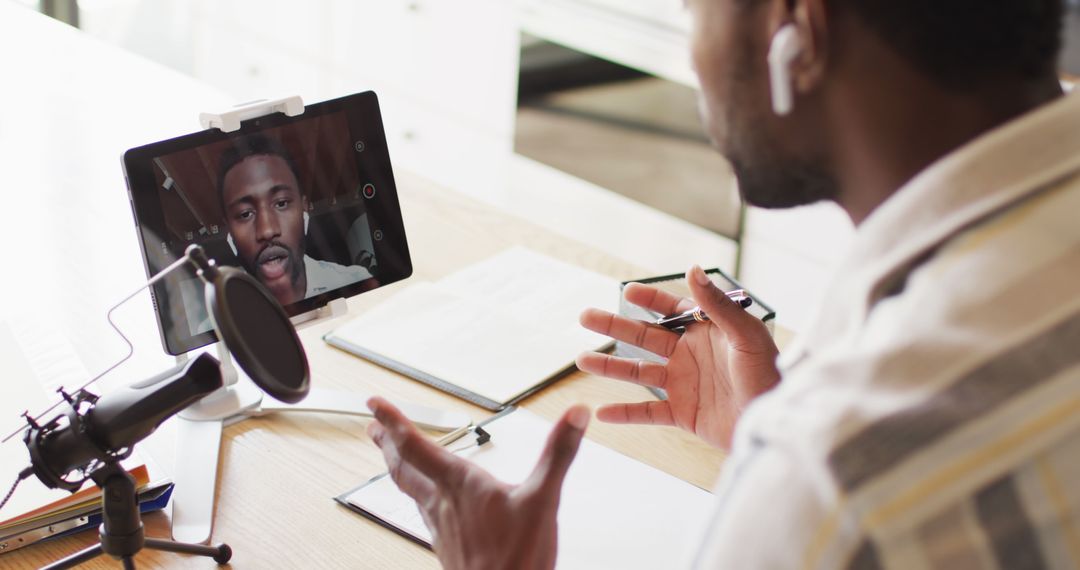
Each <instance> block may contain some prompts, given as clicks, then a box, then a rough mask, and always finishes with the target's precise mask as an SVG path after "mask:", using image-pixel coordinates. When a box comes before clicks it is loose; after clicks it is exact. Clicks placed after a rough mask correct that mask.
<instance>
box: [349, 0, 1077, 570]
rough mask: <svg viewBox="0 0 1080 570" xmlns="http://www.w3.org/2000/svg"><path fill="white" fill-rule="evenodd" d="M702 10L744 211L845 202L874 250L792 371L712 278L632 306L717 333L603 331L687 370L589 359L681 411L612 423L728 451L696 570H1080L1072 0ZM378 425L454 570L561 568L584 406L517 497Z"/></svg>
mask: <svg viewBox="0 0 1080 570" xmlns="http://www.w3.org/2000/svg"><path fill="white" fill-rule="evenodd" d="M687 3H688V6H689V9H690V11H691V12H692V14H693V20H694V29H693V38H692V39H693V56H694V63H695V67H696V69H697V71H698V74H699V76H700V78H701V84H702V92H703V108H704V110H705V113H704V114H705V117H704V118H705V121H706V125H707V127H708V129H709V132H710V134H711V135H712V137H713V139H714V141H715V142H716V144H717V146H718V147H719V149H720V150H721V152H722V153H723V154H725V155H726V156H727V157H728V158H729V159H730V160H731V162H732V164H733V165H734V167H735V171H736V174H737V176H738V178H739V182H740V187H741V190H742V193H743V196H744V198H745V199H746V201H747V202H749V203H750V204H753V205H758V206H763V207H790V206H797V205H800V204H806V203H810V202H815V201H819V200H831V201H834V202H836V203H837V204H839V205H840V206H841V207H842V208H844V209H845V210H846V211H847V213H848V214H849V215H850V217H851V219H852V221H853V222H854V223H855V224H856V225H857V226H858V230H857V234H856V239H855V242H854V246H853V248H852V250H851V251H850V252H849V253H848V255H847V257H846V258H845V261H844V262H843V264H842V266H841V267H840V268H839V269H838V270H837V272H836V278H835V280H834V282H833V283H832V285H831V287H830V288H829V289H828V293H827V295H826V298H825V299H824V300H823V302H822V304H821V306H820V309H819V310H818V313H817V316H816V318H815V319H813V320H812V324H811V326H810V327H809V328H808V329H807V330H805V331H802V334H801V336H800V337H799V340H798V341H797V343H796V344H795V346H793V347H789V348H788V349H787V350H785V353H784V355H783V358H782V359H781V362H780V365H779V366H777V365H776V364H775V357H776V349H775V346H774V345H773V344H772V342H771V340H770V339H769V338H768V334H767V333H766V332H765V330H764V329H763V327H762V326H761V325H760V323H758V322H757V321H756V320H755V319H753V318H752V317H750V316H749V315H747V314H745V313H744V312H743V311H741V310H739V309H738V307H737V306H736V305H735V304H734V303H732V302H731V301H730V300H728V299H727V298H726V297H725V296H724V295H723V294H722V292H720V291H718V290H717V289H715V287H713V286H712V285H711V283H710V282H709V281H708V279H707V278H705V277H704V275H703V274H702V272H701V270H700V269H699V268H694V269H692V270H691V271H690V272H689V273H688V275H687V278H688V281H689V284H690V289H691V291H692V293H693V300H687V299H678V298H675V297H673V296H670V295H668V294H666V293H663V292H660V291H657V290H654V289H651V288H648V287H643V286H639V287H630V288H628V289H627V292H626V296H627V298H628V300H630V301H633V302H635V303H637V304H639V305H642V306H645V307H648V308H650V309H652V310H654V311H656V312H660V313H667V314H670V313H674V312H676V311H679V310H685V309H686V308H688V307H690V306H693V305H695V304H696V305H700V306H701V307H702V308H703V309H704V310H705V312H706V313H707V314H708V316H709V317H710V320H711V322H709V323H699V324H693V325H691V326H689V327H688V329H687V331H686V333H685V334H682V335H678V334H676V333H673V332H670V331H667V330H664V329H661V328H659V327H656V326H653V325H649V324H646V323H642V322H634V321H629V320H626V319H623V318H621V317H618V316H616V315H611V314H608V313H604V312H602V311H595V310H592V311H586V313H585V314H583V316H582V322H583V324H584V325H585V326H587V327H588V328H590V329H593V330H596V331H599V332H602V333H605V334H609V335H611V336H612V337H615V338H618V339H621V340H624V341H627V342H632V343H635V344H637V345H639V346H641V347H643V348H646V349H648V350H650V351H653V352H656V353H658V354H660V355H661V356H664V357H667V362H666V364H663V365H661V364H655V363H649V362H639V361H631V360H625V359H619V358H615V357H611V356H608V355H603V354H586V355H582V357H581V358H579V360H578V365H579V366H580V367H581V368H582V369H584V370H587V371H591V372H595V373H597V374H602V375H605V376H610V377H613V378H617V379H621V380H627V381H631V382H635V383H639V384H645V385H650V386H658V387H662V388H664V389H665V390H666V391H667V393H668V395H669V398H668V400H666V401H663V402H660V401H650V402H638V403H628V404H615V405H610V406H606V407H604V408H601V409H600V410H599V411H598V414H597V415H598V417H599V418H600V419H602V420H606V421H615V422H643V423H653V424H661V425H676V426H679V427H682V428H684V429H687V430H689V431H692V432H693V433H696V434H698V435H699V436H701V437H702V438H704V439H705V440H706V441H708V442H710V443H712V444H714V445H716V446H719V447H722V448H725V449H727V448H729V446H730V449H731V456H730V458H729V460H728V462H727V463H726V464H725V466H724V471H723V475H722V477H721V480H720V482H719V485H718V487H717V492H716V499H715V500H716V504H715V506H714V508H713V509H712V511H711V512H712V514H711V516H710V518H709V520H708V521H707V522H706V523H705V524H703V525H700V526H696V527H694V528H687V534H688V535H691V536H692V537H693V539H694V540H693V547H692V548H690V549H689V551H688V558H687V560H686V565H689V566H691V567H702V568H704V567H708V568H738V569H743V568H811V569H812V568H853V569H875V568H903V569H920V568H1010V569H1011V568H1020V569H1026V568H1031V569H1041V568H1080V95H1078V96H1068V97H1066V96H1063V95H1062V93H1061V87H1060V85H1059V83H1058V81H1057V76H1056V73H1055V63H1056V55H1057V51H1058V47H1059V43H1060V39H1059V36H1060V27H1061V18H1062V4H1061V0H979V1H974V0H950V1H947V2H941V1H938V0H902V1H901V0H688V1H687ZM781 371H782V372H781ZM373 408H374V409H375V411H376V415H377V417H378V420H379V421H378V423H375V424H372V428H371V430H370V431H371V433H372V436H373V438H374V439H375V441H376V442H377V443H378V444H379V445H380V447H382V448H383V450H384V453H385V455H386V457H387V460H388V462H389V463H390V464H391V467H392V473H393V474H394V477H395V480H396V481H397V482H398V483H399V485H400V486H401V487H402V488H403V489H404V490H405V491H406V492H408V493H409V494H410V495H412V496H413V497H414V498H416V499H417V500H418V502H419V504H420V505H421V507H422V510H423V512H424V514H425V517H426V519H427V521H428V524H429V526H432V527H433V531H434V534H435V537H436V539H435V542H436V543H435V548H436V552H437V553H438V554H439V557H440V559H441V560H442V561H443V562H444V564H446V565H447V566H451V567H481V566H483V567H522V566H530V567H548V566H550V565H552V564H553V563H554V561H555V556H556V552H555V551H556V543H555V538H554V537H555V533H554V530H555V512H556V509H557V506H558V496H559V487H560V484H561V482H562V478H563V476H564V475H565V472H566V469H567V468H568V466H569V465H570V462H571V461H572V460H573V456H574V453H575V451H576V448H577V442H578V441H579V440H580V437H581V434H582V432H583V430H584V427H585V425H586V423H587V421H588V418H587V416H584V415H583V412H582V410H580V409H576V408H575V409H572V410H570V411H569V412H568V413H567V414H566V415H565V416H564V418H563V420H562V421H560V422H559V423H558V424H557V425H556V427H555V430H554V431H553V433H552V436H551V439H550V442H549V446H548V448H547V449H546V450H545V452H544V455H543V456H542V459H541V461H540V464H539V465H538V466H537V469H536V472H535V473H534V476H533V477H532V478H530V479H529V480H528V481H527V482H526V483H525V484H524V485H522V486H519V487H507V486H501V485H500V484H499V483H498V482H496V481H494V480H492V479H491V478H490V476H487V475H486V474H485V473H483V472H481V471H479V470H477V469H475V468H474V467H473V466H472V465H470V464H468V463H466V462H464V461H461V460H460V459H458V458H455V457H451V456H448V455H446V454H445V452H442V451H441V450H439V449H438V448H435V447H434V446H431V445H430V444H427V443H426V442H425V441H424V440H423V439H422V438H421V436H419V435H418V433H417V432H416V431H415V429H413V428H411V426H409V425H407V424H406V423H405V422H404V420H403V418H402V417H401V416H400V414H399V413H397V412H396V411H395V410H393V409H392V408H390V407H389V406H388V405H387V404H385V402H383V401H381V400H376V401H374V402H373ZM628 500H631V499H629V498H628ZM657 524H678V521H658V522H657Z"/></svg>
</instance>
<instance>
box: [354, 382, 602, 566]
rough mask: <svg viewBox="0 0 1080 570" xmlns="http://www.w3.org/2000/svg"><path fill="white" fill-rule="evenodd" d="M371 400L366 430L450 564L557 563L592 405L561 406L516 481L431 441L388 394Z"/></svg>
mask: <svg viewBox="0 0 1080 570" xmlns="http://www.w3.org/2000/svg"><path fill="white" fill-rule="evenodd" d="M368 407H369V408H371V411H373V412H374V413H375V418H376V420H377V421H375V422H372V423H371V424H370V425H369V426H368V435H370V436H371V439H372V441H374V442H375V444H376V445H378V446H379V448H380V449H381V450H382V453H383V457H384V458H385V459H386V463H387V465H388V466H389V468H390V476H391V477H392V478H393V479H394V482H395V483H397V486H398V487H399V488H400V489H401V490H402V491H403V492H404V493H405V494H407V495H409V496H410V497H412V498H413V499H414V500H415V501H416V503H417V505H419V507H420V514H421V515H423V517H424V522H425V523H427V526H428V528H429V529H430V530H431V534H432V537H433V543H434V544H433V545H432V546H433V547H434V549H435V553H436V554H437V555H438V557H439V560H440V561H441V562H442V564H443V566H444V567H446V568H538V569H539V568H544V569H546V568H554V567H555V553H556V547H557V538H558V533H557V532H556V512H557V511H558V508H559V496H560V494H561V492H562V484H563V479H564V478H565V477H566V471H567V470H568V469H569V468H570V463H571V462H572V461H573V460H574V456H575V455H577V450H578V446H579V445H580V444H581V437H582V436H583V435H584V433H585V427H586V426H587V425H588V423H589V410H588V408H586V407H584V406H575V407H573V408H570V409H569V410H568V411H567V412H566V413H565V414H563V416H562V418H561V419H560V420H559V421H558V423H556V424H555V428H554V429H553V430H552V431H551V435H549V436H548V441H547V445H546V446H545V447H544V451H543V453H542V454H541V455H540V461H539V462H538V463H537V465H536V467H535V468H534V469H533V472H532V474H531V475H530V476H529V478H528V479H526V480H525V482H524V483H522V484H520V485H517V486H514V485H507V484H506V483H503V482H501V481H498V480H496V479H495V478H494V477H492V476H491V474H489V473H488V472H487V471H484V470H483V469H481V468H480V467H478V466H476V465H475V464H473V463H471V462H469V461H466V460H465V459H462V458H460V457H457V456H455V455H453V454H451V453H450V452H448V451H447V450H445V449H443V448H441V447H439V446H438V445H435V444H434V443H433V442H431V441H429V440H428V439H427V438H425V437H424V436H423V435H422V434H421V433H420V432H419V431H418V430H417V429H416V427H415V426H413V425H412V423H410V422H409V420H408V419H406V418H405V416H404V415H403V414H402V413H401V412H400V411H399V410H398V409H397V408H395V407H394V406H393V405H392V404H390V403H389V402H387V401H386V400H384V399H382V398H378V397H375V398H372V399H371V400H369V401H368Z"/></svg>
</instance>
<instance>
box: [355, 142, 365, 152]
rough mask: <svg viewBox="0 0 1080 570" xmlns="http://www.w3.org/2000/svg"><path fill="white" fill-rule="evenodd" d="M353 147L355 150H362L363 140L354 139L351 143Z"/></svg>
mask: <svg viewBox="0 0 1080 570" xmlns="http://www.w3.org/2000/svg"><path fill="white" fill-rule="evenodd" d="M353 148H355V149H356V152H364V148H365V147H364V141H356V144H354V145H353Z"/></svg>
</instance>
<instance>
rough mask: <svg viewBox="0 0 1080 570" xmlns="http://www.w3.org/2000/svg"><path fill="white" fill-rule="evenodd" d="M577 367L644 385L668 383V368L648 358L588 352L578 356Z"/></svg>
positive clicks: (662, 385)
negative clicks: (621, 356)
mask: <svg viewBox="0 0 1080 570" xmlns="http://www.w3.org/2000/svg"><path fill="white" fill-rule="evenodd" d="M577 367H578V368H580V369H581V370H584V371H585V372H588V373H590V374H596V375H598V376H605V377H607V378H614V379H616V380H626V381H627V382H633V383H634V384H640V385H642V386H652V387H654V388H663V387H664V385H665V384H666V383H667V368H666V367H665V366H664V365H662V364H657V363H655V362H649V361H648V360H641V359H636V358H618V357H615V356H609V355H607V354H600V353H598V352H586V353H583V354H581V355H579V356H578V357H577Z"/></svg>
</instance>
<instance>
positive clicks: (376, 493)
mask: <svg viewBox="0 0 1080 570" xmlns="http://www.w3.org/2000/svg"><path fill="white" fill-rule="evenodd" d="M551 427H552V424H551V423H550V422H548V421H547V420H544V419H543V418H540V417H539V416H537V415H535V414H533V413H531V412H529V411H527V410H522V409H518V410H515V411H514V412H512V413H510V414H508V415H506V416H503V417H501V418H499V419H497V420H495V421H494V422H492V423H490V424H488V425H486V426H484V429H485V430H486V431H488V432H489V433H490V434H491V441H490V442H488V443H487V444H485V445H483V446H480V447H477V448H472V449H469V450H465V451H463V452H461V455H462V456H463V457H467V458H468V459H470V460H472V461H475V462H476V463H477V464H478V465H480V466H481V467H483V468H485V469H487V470H488V471H489V472H490V473H492V474H493V475H494V476H496V477H497V478H499V479H500V480H503V481H506V482H509V483H520V482H521V481H523V480H524V479H525V478H526V477H527V476H528V474H529V473H530V472H531V471H532V468H533V466H534V465H535V464H536V461H537V459H538V458H539V456H540V451H541V450H542V449H543V446H544V442H545V441H546V439H547V435H548V433H549V432H550V430H551ZM711 498H712V495H711V494H710V493H709V492H707V491H705V490H702V489H699V488H698V487H695V486H693V485H691V484H689V483H687V482H685V481H682V480H681V479H677V478H675V477H672V476H671V475H668V474H666V473H664V472H662V471H660V470H658V469H655V468H653V467H650V466H648V465H645V464H644V463H641V462H639V461H636V460H634V459H631V458H629V457H626V456H624V455H622V454H619V453H617V452H615V451H612V450H610V449H608V448H606V447H604V446H602V445H599V444H597V443H594V442H592V441H590V440H588V439H586V440H584V441H582V443H581V448H580V449H579V451H578V455H577V458H576V459H575V460H574V463H573V465H572V466H571V467H570V471H569V472H568V473H567V476H566V480H565V482H564V485H563V492H562V499H561V502H560V506H559V515H558V516H559V555H558V567H559V568H664V567H667V566H668V565H670V563H671V560H672V555H673V554H674V553H678V552H679V551H681V550H682V548H683V546H684V539H685V536H687V535H693V534H694V533H688V532H687V530H688V529H694V528H698V527H697V525H698V524H699V523H700V522H701V521H703V520H704V519H705V517H706V515H707V512H708V509H709V508H710V505H711V504H712V502H711ZM346 500H347V501H348V502H349V503H351V504H352V505H354V506H356V507H358V508H361V509H363V510H366V511H368V512H370V513H372V514H374V515H375V516H377V517H379V518H381V519H382V520H384V521H385V522H387V523H388V524H391V525H393V526H395V527H397V528H399V529H400V530H403V531H405V532H407V533H409V534H411V535H413V536H415V537H417V538H419V539H421V540H424V541H425V542H427V543H429V544H430V542H431V533H430V532H429V531H428V529H427V527H426V526H425V525H424V523H423V520H422V519H421V517H420V513H419V510H418V509H417V507H416V503H415V502H413V500H412V499H410V498H409V497H408V496H406V495H405V494H403V493H401V491H399V490H398V489H397V487H396V486H395V485H394V482H393V481H392V480H391V479H390V478H389V477H383V478H382V479H379V480H376V481H374V482H373V483H371V484H369V485H367V486H365V487H362V488H360V489H358V490H357V491H355V492H354V493H353V494H351V495H350V496H349V497H347V499H346Z"/></svg>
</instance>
